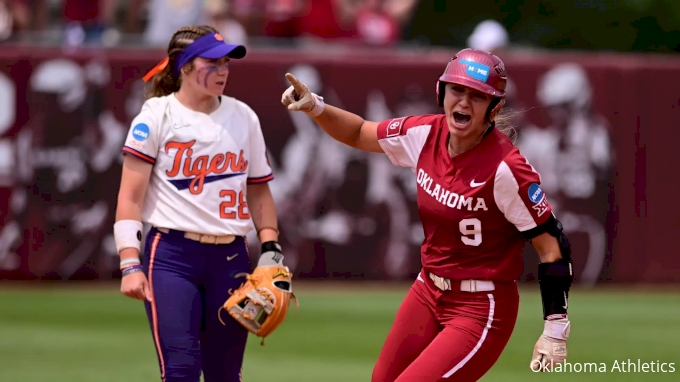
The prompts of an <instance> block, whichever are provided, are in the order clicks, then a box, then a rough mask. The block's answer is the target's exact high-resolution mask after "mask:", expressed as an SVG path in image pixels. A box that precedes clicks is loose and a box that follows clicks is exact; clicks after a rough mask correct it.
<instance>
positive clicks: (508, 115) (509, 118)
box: [493, 109, 522, 144]
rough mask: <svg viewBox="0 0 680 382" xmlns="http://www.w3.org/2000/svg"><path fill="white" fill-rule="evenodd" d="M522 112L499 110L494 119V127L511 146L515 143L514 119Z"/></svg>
mask: <svg viewBox="0 0 680 382" xmlns="http://www.w3.org/2000/svg"><path fill="white" fill-rule="evenodd" d="M521 113H522V111H517V110H508V109H501V110H500V111H499V112H498V114H497V115H496V117H495V118H494V120H493V121H494V126H495V127H496V129H498V131H500V132H501V133H503V134H505V135H507V136H508V138H510V141H511V142H512V144H515V143H516V141H517V128H516V127H515V124H514V120H515V117H516V116H517V115H519V114H521Z"/></svg>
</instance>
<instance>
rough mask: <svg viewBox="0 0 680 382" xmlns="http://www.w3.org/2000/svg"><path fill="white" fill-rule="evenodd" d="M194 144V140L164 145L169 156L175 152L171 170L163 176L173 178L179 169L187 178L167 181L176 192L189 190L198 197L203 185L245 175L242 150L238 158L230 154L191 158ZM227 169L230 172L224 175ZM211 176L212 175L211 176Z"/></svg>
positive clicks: (245, 162) (246, 165) (245, 165)
mask: <svg viewBox="0 0 680 382" xmlns="http://www.w3.org/2000/svg"><path fill="white" fill-rule="evenodd" d="M195 143H196V140H193V141H189V142H168V143H166V145H165V153H166V154H169V152H170V150H173V149H174V150H177V151H176V152H175V157H174V160H173V162H172V168H171V169H170V170H166V171H165V174H166V175H167V176H168V177H170V178H174V177H176V176H177V175H179V173H180V169H181V170H182V174H183V175H184V176H186V177H187V178H185V179H170V180H168V181H169V182H170V183H172V185H174V186H175V187H177V190H180V191H181V190H186V189H189V192H191V193H192V194H194V195H198V194H200V193H201V192H202V191H203V185H204V184H205V183H210V182H214V181H217V180H221V179H226V178H231V177H233V176H238V175H245V174H246V173H247V169H248V161H247V160H245V159H244V156H243V150H241V152H240V153H239V154H238V156H237V155H236V154H234V153H232V152H226V153H225V154H221V153H220V154H216V155H213V156H209V155H200V156H197V157H196V158H193V157H192V155H193V150H192V147H193V146H194V144H195ZM228 169H229V170H231V172H230V173H227V174H225V172H226V171H227V170H228ZM211 174H214V175H212V176H211Z"/></svg>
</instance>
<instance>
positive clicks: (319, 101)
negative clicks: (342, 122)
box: [307, 93, 326, 117]
mask: <svg viewBox="0 0 680 382" xmlns="http://www.w3.org/2000/svg"><path fill="white" fill-rule="evenodd" d="M312 97H314V100H315V101H316V102H314V107H313V108H312V110H310V111H308V112H307V115H309V116H312V117H318V116H319V115H320V114H321V113H323V109H324V107H326V104H325V103H324V102H323V97H321V96H318V95H316V94H314V93H312Z"/></svg>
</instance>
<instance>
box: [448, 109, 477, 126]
mask: <svg viewBox="0 0 680 382" xmlns="http://www.w3.org/2000/svg"><path fill="white" fill-rule="evenodd" d="M471 119H472V117H471V116H470V115H469V114H465V113H461V112H459V111H454V112H453V120H454V122H456V124H457V125H460V126H465V125H467V123H468V122H470V120H471Z"/></svg>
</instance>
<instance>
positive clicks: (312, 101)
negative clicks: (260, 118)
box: [281, 73, 325, 117]
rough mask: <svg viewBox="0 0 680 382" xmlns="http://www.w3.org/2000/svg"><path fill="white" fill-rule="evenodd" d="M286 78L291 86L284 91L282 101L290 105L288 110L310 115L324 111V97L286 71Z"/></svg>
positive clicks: (316, 114) (313, 115)
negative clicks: (310, 89)
mask: <svg viewBox="0 0 680 382" xmlns="http://www.w3.org/2000/svg"><path fill="white" fill-rule="evenodd" d="M286 79H287V80H288V82H290V84H291V86H290V87H289V88H288V89H286V91H284V92H283V95H282V96H281V103H282V104H283V105H284V106H286V107H288V110H290V111H302V112H304V113H305V114H307V115H309V116H310V117H316V116H318V115H319V114H321V113H322V112H323V109H324V106H325V104H324V102H323V97H320V96H318V95H316V94H314V93H312V92H311V91H309V88H308V87H307V85H305V84H303V83H302V82H300V81H298V80H297V78H295V76H293V75H292V74H290V73H286Z"/></svg>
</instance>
